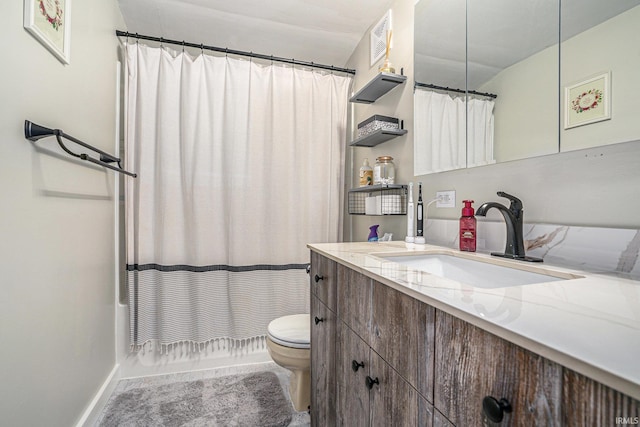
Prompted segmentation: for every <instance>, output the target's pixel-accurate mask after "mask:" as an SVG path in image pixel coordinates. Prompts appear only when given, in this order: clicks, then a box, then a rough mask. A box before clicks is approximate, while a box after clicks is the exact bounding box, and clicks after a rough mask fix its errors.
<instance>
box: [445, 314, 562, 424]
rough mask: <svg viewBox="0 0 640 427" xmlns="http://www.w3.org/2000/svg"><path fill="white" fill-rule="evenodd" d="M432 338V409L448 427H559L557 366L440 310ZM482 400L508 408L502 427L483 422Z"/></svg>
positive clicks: (560, 373)
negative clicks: (489, 399) (504, 403)
mask: <svg viewBox="0 0 640 427" xmlns="http://www.w3.org/2000/svg"><path fill="white" fill-rule="evenodd" d="M435 336H436V338H435V339H436V344H435V353H436V354H435V369H434V371H435V383H434V406H435V408H436V410H438V411H439V412H440V413H441V414H442V415H444V417H446V418H447V419H448V420H449V421H450V422H451V423H452V424H454V425H458V426H470V427H471V426H482V425H505V426H507V425H509V426H523V427H524V426H559V425H561V423H560V420H561V399H562V396H561V394H562V393H561V390H562V367H561V366H560V365H558V364H556V363H554V362H551V361H549V360H547V359H545V358H543V357H541V356H539V355H537V354H534V353H531V352H530V351H528V350H525V349H523V348H521V347H518V346H516V345H515V344H512V343H510V342H508V341H505V340H503V339H501V338H499V337H497V336H495V335H493V334H491V333H489V332H486V331H484V330H483V329H480V328H478V327H476V326H473V325H471V324H470V323H467V322H465V321H462V320H460V319H458V318H456V317H454V316H451V315H449V314H447V313H444V312H442V311H440V310H437V311H436V328H435ZM486 397H488V398H491V397H492V398H494V399H495V400H496V401H498V402H499V401H500V400H501V399H506V400H507V401H508V402H509V404H510V405H511V407H512V410H511V412H510V413H506V412H505V413H504V419H503V421H502V422H501V423H500V424H494V423H491V421H490V420H488V419H486V417H485V415H484V413H483V400H484V399H485V398H486ZM445 425H446V424H445Z"/></svg>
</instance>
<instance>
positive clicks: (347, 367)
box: [312, 265, 433, 426]
mask: <svg viewBox="0 0 640 427" xmlns="http://www.w3.org/2000/svg"><path fill="white" fill-rule="evenodd" d="M337 271H338V274H337V277H338V280H337V310H338V318H339V320H338V326H337V336H336V425H338V426H415V425H418V423H419V422H421V421H423V420H428V421H429V422H428V423H427V422H424V423H422V422H421V425H429V426H430V425H431V423H430V420H431V417H430V413H431V411H432V406H431V404H430V402H428V401H427V400H426V399H425V397H424V396H420V395H419V393H418V391H417V388H418V372H420V373H421V374H423V375H426V372H427V370H428V371H429V372H431V370H432V369H431V366H424V367H422V368H420V369H419V368H418V353H419V351H421V352H423V353H426V352H427V351H428V352H429V354H430V355H431V354H432V353H433V351H432V349H431V348H429V349H428V350H427V347H428V346H426V345H424V342H423V340H424V338H425V337H426V336H427V333H426V332H425V330H426V329H427V323H426V322H427V317H428V316H427V310H426V308H421V307H420V305H421V304H420V303H419V302H418V301H417V300H415V299H414V298H411V297H409V296H407V295H404V294H402V293H401V292H398V291H396V290H394V289H392V288H390V287H388V286H386V285H383V284H381V283H378V282H376V281H374V280H371V279H370V278H368V277H366V276H364V275H363V274H360V273H357V272H355V271H354V270H351V269H349V268H346V267H343V266H340V265H338V269H337ZM431 318H432V316H431V317H429V319H431ZM430 326H431V328H433V323H431V325H430ZM429 336H430V337H432V334H429ZM419 342H422V344H420V345H419ZM312 345H313V344H312ZM427 359H429V357H426V358H423V360H427ZM431 360H432V359H431ZM425 390H429V389H428V388H425Z"/></svg>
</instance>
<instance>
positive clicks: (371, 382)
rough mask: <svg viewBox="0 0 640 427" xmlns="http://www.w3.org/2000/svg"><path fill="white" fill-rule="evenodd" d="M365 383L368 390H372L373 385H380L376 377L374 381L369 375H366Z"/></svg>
mask: <svg viewBox="0 0 640 427" xmlns="http://www.w3.org/2000/svg"><path fill="white" fill-rule="evenodd" d="M365 382H366V383H367V388H368V389H369V390H371V389H372V388H373V386H374V384H378V385H380V381H378V377H376V379H375V380H374V379H373V378H371V377H370V376H369V375H367V378H366V379H365Z"/></svg>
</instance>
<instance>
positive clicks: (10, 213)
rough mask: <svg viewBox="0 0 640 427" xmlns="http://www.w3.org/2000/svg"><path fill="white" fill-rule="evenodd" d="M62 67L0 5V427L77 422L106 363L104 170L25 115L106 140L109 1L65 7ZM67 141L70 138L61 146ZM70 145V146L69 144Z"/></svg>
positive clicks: (111, 128) (110, 269) (109, 285)
mask: <svg viewBox="0 0 640 427" xmlns="http://www.w3.org/2000/svg"><path fill="white" fill-rule="evenodd" d="M71 4H72V8H71V49H70V52H71V63H70V64H69V65H63V64H62V63H61V62H60V61H58V60H57V59H56V58H55V57H54V56H53V55H52V54H51V53H49V51H48V50H47V49H45V47H44V46H42V45H41V44H40V43H39V42H38V41H37V40H36V39H35V38H34V37H33V36H31V35H30V34H29V33H28V32H26V31H25V30H24V28H23V2H22V1H5V2H3V4H2V16H3V25H2V27H1V28H0V35H1V37H2V39H3V41H4V43H3V52H2V54H3V55H4V59H3V61H2V79H1V80H0V94H2V95H1V97H0V138H1V143H0V158H2V159H3V165H2V168H0V183H1V184H0V186H1V187H2V197H3V204H2V206H3V208H2V214H1V216H2V221H0V241H2V244H1V245H0V260H1V261H0V262H1V264H2V274H1V279H0V283H1V284H2V286H1V288H2V298H0V301H1V303H0V305H1V307H0V342H1V343H2V352H0V354H1V355H0V364H1V366H2V369H0V414H2V415H1V418H2V421H1V422H0V424H2V425H7V426H45V425H46V426H71V425H75V424H76V423H78V422H79V421H80V420H81V418H82V416H83V413H84V412H85V410H86V409H87V408H88V407H90V405H91V402H92V399H93V398H94V396H96V394H97V393H98V391H99V390H100V388H101V386H102V385H103V384H104V383H105V381H106V380H107V379H108V378H109V376H110V374H111V373H112V372H113V370H114V367H115V286H114V282H115V247H114V241H115V239H114V235H115V233H114V221H115V215H114V213H115V200H114V199H115V189H116V188H117V186H116V185H115V180H116V177H115V174H114V173H113V172H111V171H106V170H105V169H103V168H101V167H96V166H93V165H91V164H89V163H86V162H82V163H80V162H79V161H74V160H70V158H69V156H67V155H65V154H64V153H63V152H62V150H60V149H59V148H58V147H57V144H56V141H55V139H53V138H47V139H43V140H41V141H40V142H37V143H30V142H28V141H27V140H25V138H24V134H23V123H24V120H25V119H29V120H31V121H33V122H35V123H38V124H42V125H44V126H48V127H54V128H61V129H63V130H64V131H65V132H67V133H69V134H70V135H73V136H75V137H77V138H79V139H82V140H85V141H87V142H89V143H90V144H93V145H95V146H97V147H99V148H101V149H102V150H104V151H107V152H114V150H115V147H116V131H115V129H116V126H115V124H116V107H115V106H116V63H117V53H118V40H117V38H116V37H115V34H114V30H115V29H116V28H119V29H125V27H124V21H123V19H122V17H121V15H120V11H119V8H118V5H117V2H116V0H106V1H99V2H86V1H74V2H72V3H71ZM71 147H72V145H70V148H71ZM73 148H74V149H75V147H73Z"/></svg>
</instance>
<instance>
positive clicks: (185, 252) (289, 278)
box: [125, 43, 351, 351]
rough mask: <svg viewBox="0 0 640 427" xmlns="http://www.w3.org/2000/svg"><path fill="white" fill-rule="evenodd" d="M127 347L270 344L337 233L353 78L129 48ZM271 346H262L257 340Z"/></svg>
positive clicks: (302, 303) (301, 304)
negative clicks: (273, 324) (316, 250)
mask: <svg viewBox="0 0 640 427" xmlns="http://www.w3.org/2000/svg"><path fill="white" fill-rule="evenodd" d="M126 55H127V86H126V99H127V125H126V126H127V129H126V136H127V140H126V153H125V154H126V168H127V169H130V170H135V171H136V172H137V173H138V178H137V179H131V180H127V189H126V205H125V209H126V217H127V225H126V227H127V273H128V274H127V281H128V291H129V310H130V333H131V345H132V347H133V348H134V349H135V348H140V346H144V345H145V344H146V343H156V344H159V346H160V349H161V351H165V350H170V349H171V348H175V346H176V345H180V347H181V348H182V347H184V345H185V344H186V345H187V346H188V347H189V348H190V349H191V350H200V349H202V348H207V345H211V346H213V345H214V344H215V345H216V348H218V347H220V348H234V349H238V348H240V349H242V348H247V347H248V346H251V347H256V345H257V346H258V347H262V346H263V345H264V338H265V335H266V330H267V325H268V323H269V322H270V321H271V320H272V319H274V318H276V317H280V316H283V315H288V314H294V313H306V312H308V309H309V291H308V283H309V281H308V276H307V274H306V271H305V268H306V266H307V264H308V262H309V251H308V249H307V248H306V244H307V243H308V242H333V241H338V239H339V236H340V230H341V220H342V219H341V212H342V207H341V205H342V198H341V196H340V189H341V188H342V182H343V181H342V180H343V172H342V171H343V169H344V147H345V142H346V120H347V95H348V90H349V85H350V82H351V78H350V77H344V76H338V75H334V74H327V73H320V72H318V71H313V70H304V69H298V68H293V67H291V66H284V65H273V64H272V65H259V64H257V63H255V62H252V61H250V60H240V59H233V58H228V57H213V56H209V55H205V54H201V55H198V56H196V57H192V56H190V55H189V54H188V53H185V52H184V51H183V52H175V51H171V50H169V49H167V48H166V47H165V48H154V47H149V46H145V45H143V44H138V43H131V44H127V45H126ZM261 344H262V345H261Z"/></svg>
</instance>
